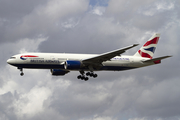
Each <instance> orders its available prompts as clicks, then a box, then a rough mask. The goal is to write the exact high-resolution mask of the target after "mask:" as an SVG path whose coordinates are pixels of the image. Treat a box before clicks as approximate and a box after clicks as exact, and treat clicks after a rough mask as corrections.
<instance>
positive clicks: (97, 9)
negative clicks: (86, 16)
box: [91, 6, 105, 16]
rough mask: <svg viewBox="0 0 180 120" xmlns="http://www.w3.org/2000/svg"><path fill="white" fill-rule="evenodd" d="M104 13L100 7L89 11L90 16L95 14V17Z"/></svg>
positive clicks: (103, 9) (103, 8)
mask: <svg viewBox="0 0 180 120" xmlns="http://www.w3.org/2000/svg"><path fill="white" fill-rule="evenodd" d="M104 12H105V7H100V6H97V7H94V8H93V10H92V11H91V13H92V14H95V15H100V16H101V15H103V14H104Z"/></svg>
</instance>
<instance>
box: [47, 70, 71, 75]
mask: <svg viewBox="0 0 180 120" xmlns="http://www.w3.org/2000/svg"><path fill="white" fill-rule="evenodd" d="M50 71H51V74H52V75H56V76H58V75H61V76H63V75H65V74H67V73H68V72H69V71H65V70H60V69H51V70H50Z"/></svg>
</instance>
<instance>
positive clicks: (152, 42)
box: [134, 33, 160, 59]
mask: <svg viewBox="0 0 180 120" xmlns="http://www.w3.org/2000/svg"><path fill="white" fill-rule="evenodd" d="M159 37H160V34H158V33H156V34H154V35H153V36H152V37H151V38H150V39H149V40H148V41H147V42H146V43H145V44H144V45H143V46H142V47H141V48H140V49H139V50H138V51H137V52H136V54H134V56H137V57H145V58H150V59H152V58H153V55H154V52H155V49H156V46H157V43H158V41H159Z"/></svg>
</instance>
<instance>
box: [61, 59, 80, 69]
mask: <svg viewBox="0 0 180 120" xmlns="http://www.w3.org/2000/svg"><path fill="white" fill-rule="evenodd" d="M81 67H82V63H81V62H80V61H76V60H67V61H66V62H65V64H64V68H65V69H67V70H77V69H80V68H81Z"/></svg>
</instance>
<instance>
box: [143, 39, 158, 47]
mask: <svg viewBox="0 0 180 120" xmlns="http://www.w3.org/2000/svg"><path fill="white" fill-rule="evenodd" d="M158 40H159V37H155V38H154V39H152V40H150V41H147V42H146V43H145V44H144V46H148V45H150V44H157V43H158ZM144 46H143V47H144Z"/></svg>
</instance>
